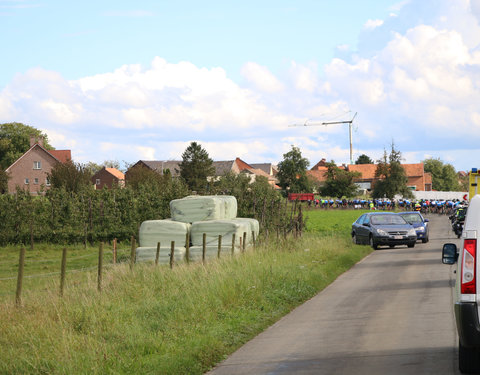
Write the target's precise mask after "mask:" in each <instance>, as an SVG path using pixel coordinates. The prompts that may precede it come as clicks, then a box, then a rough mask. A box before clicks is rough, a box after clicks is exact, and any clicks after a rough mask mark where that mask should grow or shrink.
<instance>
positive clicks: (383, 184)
mask: <svg viewBox="0 0 480 375" xmlns="http://www.w3.org/2000/svg"><path fill="white" fill-rule="evenodd" d="M391 146H392V149H391V151H390V155H388V156H387V151H386V150H384V152H383V158H382V159H380V160H378V161H377V163H378V165H377V170H376V171H375V177H377V178H378V179H379V180H378V181H377V182H376V183H375V186H374V187H373V192H372V196H373V197H374V198H384V197H387V198H390V199H392V198H393V197H394V196H395V195H397V194H399V195H402V196H403V197H406V198H407V197H408V198H411V197H413V194H412V192H411V190H410V189H409V188H408V187H407V182H408V178H407V175H406V173H405V170H404V169H403V167H402V164H401V160H402V153H401V152H400V151H398V150H396V149H395V145H394V143H393V142H392V145H391Z"/></svg>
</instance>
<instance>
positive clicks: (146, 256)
mask: <svg viewBox="0 0 480 375" xmlns="http://www.w3.org/2000/svg"><path fill="white" fill-rule="evenodd" d="M171 250H172V249H171V247H168V248H167V247H161V248H160V254H159V257H158V263H170V253H171ZM185 251H186V249H185V247H175V248H174V252H173V257H174V259H175V262H177V263H178V262H183V261H184V259H185ZM156 256H157V247H156V246H155V247H151V246H148V247H137V250H136V262H137V263H141V262H150V261H151V262H154V261H155V257H156Z"/></svg>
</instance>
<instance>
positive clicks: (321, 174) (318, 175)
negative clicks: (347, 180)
mask: <svg viewBox="0 0 480 375" xmlns="http://www.w3.org/2000/svg"><path fill="white" fill-rule="evenodd" d="M327 170H328V168H327V167H317V169H315V170H309V171H307V176H308V177H311V178H313V179H314V180H316V181H318V182H323V181H326V180H327V177H326V176H325V172H326V171H327Z"/></svg>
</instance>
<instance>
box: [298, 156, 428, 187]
mask: <svg viewBox="0 0 480 375" xmlns="http://www.w3.org/2000/svg"><path fill="white" fill-rule="evenodd" d="M402 167H403V169H404V170H405V174H406V176H407V179H408V182H407V186H408V187H409V188H410V189H412V190H414V191H431V190H432V175H431V174H430V173H428V172H425V171H424V168H423V163H416V164H402ZM339 168H341V169H347V170H348V171H349V172H359V173H360V177H357V178H355V179H354V180H353V181H354V182H355V183H356V184H357V185H358V186H359V188H360V189H363V190H368V191H371V190H372V189H373V186H374V185H375V182H376V181H377V180H378V178H376V177H375V172H376V170H377V165H376V164H349V165H348V166H346V167H345V166H340V167H339ZM327 169H328V168H327V167H326V161H325V159H322V160H320V161H319V162H318V163H317V164H315V166H314V167H312V169H311V170H309V171H307V176H309V177H311V178H312V179H313V180H315V181H316V182H320V183H323V182H325V180H326V179H327V178H326V176H325V172H326V171H327Z"/></svg>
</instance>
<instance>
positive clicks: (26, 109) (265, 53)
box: [0, 0, 480, 170]
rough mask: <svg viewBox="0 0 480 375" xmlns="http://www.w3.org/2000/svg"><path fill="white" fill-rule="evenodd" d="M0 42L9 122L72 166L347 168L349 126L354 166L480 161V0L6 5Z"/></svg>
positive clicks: (45, 0)
mask: <svg viewBox="0 0 480 375" xmlns="http://www.w3.org/2000/svg"><path fill="white" fill-rule="evenodd" d="M0 46H1V54H0V123H8V122H21V123H24V124H27V125H30V126H33V127H35V128H37V129H40V130H42V131H43V132H44V133H46V134H47V135H48V139H49V142H50V144H51V145H52V146H53V147H55V148H56V149H70V150H71V151H72V157H73V159H74V161H76V162H80V163H87V162H90V161H92V162H95V163H99V164H100V163H102V162H104V161H106V160H117V161H119V162H120V163H121V164H122V165H124V166H125V165H128V164H131V163H135V162H137V161H138V160H181V158H182V153H183V152H184V151H185V149H186V148H187V147H188V145H189V144H190V142H192V141H195V142H198V143H200V144H201V146H202V147H203V148H204V149H205V150H206V151H207V152H208V153H209V156H210V157H211V158H212V159H213V160H233V159H235V158H236V157H239V158H241V159H242V160H244V161H245V162H247V163H274V164H276V163H278V162H280V161H281V160H283V158H284V154H285V153H287V152H289V151H290V150H291V149H292V146H295V147H298V148H299V149H300V151H301V153H302V156H303V157H305V158H307V159H308V160H309V161H310V167H312V166H313V165H315V164H316V163H317V162H318V161H320V160H321V159H322V158H325V159H326V160H327V161H330V160H334V161H335V162H336V163H338V164H341V163H349V161H350V152H349V144H350V142H349V139H350V137H349V124H348V123H342V124H330V125H326V126H322V125H319V124H321V123H325V122H327V123H329V122H335V121H345V122H348V121H352V120H353V121H352V122H351V125H352V145H353V160H356V159H357V158H358V156H359V155H361V154H366V155H368V156H370V158H372V159H373V160H377V159H379V158H381V157H382V155H383V153H384V151H385V150H386V151H387V153H388V152H389V151H390V150H391V147H392V144H394V147H395V148H396V149H397V150H399V151H401V153H402V156H403V158H404V162H405V163H418V162H421V161H422V160H425V159H427V158H440V160H442V161H443V162H444V163H450V164H452V165H453V166H454V167H455V168H456V169H457V170H469V169H471V168H472V167H477V168H480V142H479V140H480V0H403V1H400V0H362V1H357V0H336V1H329V0H255V1H253V0H242V1H225V0H218V1H217V0H203V1H195V0H177V1H165V0H156V1H154V0H151V1H150V0H139V1H135V2H132V1H123V0H116V1H111V0H102V1H95V2H94V1H90V0H84V1H81V2H69V1H59V0H0ZM355 114H356V115H355ZM295 125H297V126H295ZM298 125H300V126H298ZM305 125H307V126H305Z"/></svg>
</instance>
